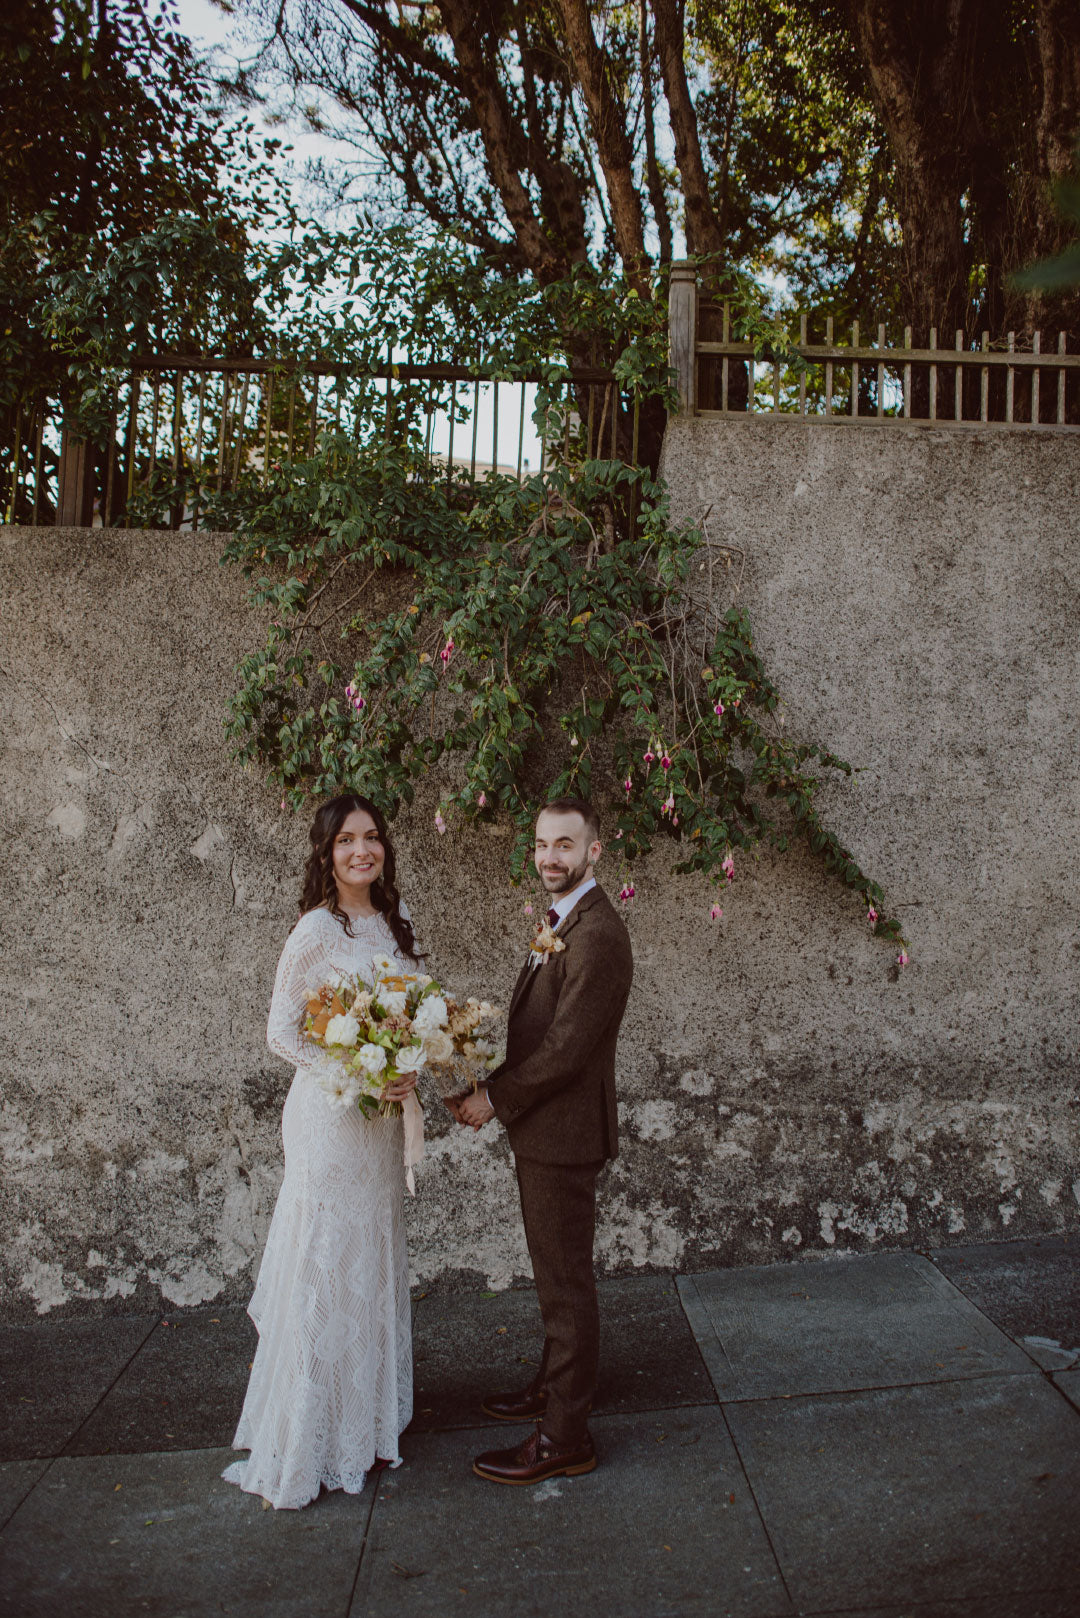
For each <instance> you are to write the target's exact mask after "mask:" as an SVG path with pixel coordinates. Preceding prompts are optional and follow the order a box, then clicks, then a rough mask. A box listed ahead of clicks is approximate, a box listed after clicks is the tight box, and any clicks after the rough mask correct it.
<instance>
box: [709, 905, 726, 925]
mask: <svg viewBox="0 0 1080 1618" xmlns="http://www.w3.org/2000/svg"><path fill="white" fill-rule="evenodd" d="M723 914H724V912H723V911H722V910H721V908H720V906H719V905H710V906H709V920H710V921H719V920H720V917H721V916H722V915H723Z"/></svg>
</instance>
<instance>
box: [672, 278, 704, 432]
mask: <svg viewBox="0 0 1080 1618" xmlns="http://www.w3.org/2000/svg"><path fill="white" fill-rule="evenodd" d="M668 361H669V364H670V365H671V368H672V370H673V371H674V372H675V376H676V387H677V389H678V393H679V412H680V414H683V413H685V414H688V415H693V413H694V411H695V410H696V409H697V270H696V269H695V267H694V265H693V264H691V263H690V261H689V260H688V259H678V260H676V262H675V263H674V264H672V266H671V282H670V286H669V291H668Z"/></svg>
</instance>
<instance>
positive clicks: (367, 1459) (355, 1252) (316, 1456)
mask: <svg viewBox="0 0 1080 1618" xmlns="http://www.w3.org/2000/svg"><path fill="white" fill-rule="evenodd" d="M402 910H403V911H404V906H402ZM353 931H354V933H355V937H353V938H350V937H349V936H348V934H347V933H346V932H345V930H344V929H343V928H342V926H341V924H340V922H338V921H337V920H335V918H334V917H333V916H332V915H331V914H330V913H329V911H327V910H313V911H309V912H308V914H307V915H306V916H303V917H301V919H300V921H299V922H298V923H297V924H296V926H295V927H294V928H293V930H292V932H291V933H290V935H289V937H288V939H287V941H286V944H285V948H284V950H283V951H282V955H281V960H280V962H279V964H278V970H277V979H276V982H275V984H274V995H273V1000H272V1003H271V1006H270V1020H269V1025H268V1027H267V1042H268V1043H269V1046H270V1049H271V1050H272V1051H273V1052H274V1053H275V1055H277V1056H281V1057H284V1059H285V1060H286V1061H287V1062H291V1063H292V1064H293V1065H294V1066H295V1067H296V1077H295V1078H294V1079H293V1083H292V1088H291V1089H290V1090H289V1094H288V1097H287V1099H286V1102H285V1110H284V1112H283V1114H282V1120H281V1125H282V1131H281V1132H282V1141H283V1144H284V1148H285V1175H284V1178H283V1180H282V1184H281V1190H280V1192H279V1194H278V1199H277V1205H276V1207H275V1209H274V1217H273V1219H272V1221H271V1224H270V1231H269V1235H268V1236H267V1241H266V1250H265V1252H264V1254H263V1259H262V1264H261V1266H260V1269H259V1279H258V1281H257V1283H256V1286H255V1292H254V1294H253V1296H252V1299H251V1303H250V1304H249V1306H248V1313H249V1314H250V1316H251V1318H252V1320H253V1321H254V1322H255V1325H256V1327H257V1328H258V1332H259V1346H258V1349H257V1351H256V1355H255V1361H254V1364H253V1366H252V1371H251V1377H250V1379H249V1382H248V1388H247V1394H246V1396H245V1399H244V1408H243V1412H242V1414H241V1416H240V1424H239V1426H238V1427H237V1429H236V1436H235V1438H234V1439H233V1448H234V1449H249V1450H250V1451H251V1454H250V1456H249V1457H248V1459H247V1460H245V1461H235V1462H234V1463H233V1464H232V1465H231V1466H230V1467H228V1468H227V1469H226V1471H225V1472H224V1473H223V1474H222V1476H223V1477H225V1478H226V1479H227V1480H228V1482H230V1483H238V1484H239V1485H240V1487H241V1488H242V1489H244V1490H246V1491H247V1493H249V1494H260V1495H262V1496H263V1497H264V1499H267V1500H269V1501H270V1502H271V1503H272V1504H273V1505H275V1506H278V1507H289V1508H293V1509H295V1508H298V1507H300V1506H304V1505H306V1504H307V1503H308V1501H309V1500H313V1499H314V1498H315V1496H316V1495H317V1494H318V1492H319V1487H320V1485H325V1486H326V1488H328V1489H344V1490H345V1491H346V1493H349V1494H358V1493H359V1492H360V1490H361V1489H362V1488H363V1487H364V1481H365V1477H366V1474H367V1472H368V1470H369V1469H370V1467H371V1465H372V1462H373V1461H374V1459H375V1457H376V1455H379V1456H382V1457H383V1458H384V1459H386V1460H389V1461H390V1462H391V1463H392V1464H394V1465H399V1464H400V1457H399V1455H398V1435H399V1434H400V1433H401V1431H402V1429H403V1428H404V1427H406V1426H407V1425H408V1423H409V1421H410V1419H411V1417H412V1322H411V1316H410V1304H409V1266H408V1255H407V1252H406V1246H405V1224H404V1207H403V1201H404V1196H403V1193H404V1178H405V1177H404V1167H403V1163H402V1124H401V1119H400V1118H376V1119H373V1120H368V1119H366V1118H364V1116H363V1115H362V1114H361V1113H360V1111H359V1109H352V1110H349V1111H345V1112H340V1111H335V1110H334V1109H333V1108H332V1107H330V1106H329V1105H328V1104H327V1101H326V1097H325V1096H324V1095H323V1094H322V1092H321V1091H320V1090H319V1089H318V1087H317V1085H316V1084H315V1082H314V1080H313V1079H312V1077H311V1073H310V1056H309V1054H308V1050H307V1049H306V1048H305V1046H304V1045H303V1044H302V1042H301V1035H300V1028H301V1021H302V1018H303V1014H304V1008H305V1005H306V1002H307V1000H308V999H309V998H310V996H311V995H312V994H313V993H314V992H315V990H317V989H318V988H319V987H320V986H321V985H322V984H323V983H325V982H326V981H327V978H328V977H329V976H330V975H331V974H332V973H333V972H335V971H342V972H360V973H362V974H363V975H365V976H367V975H368V970H369V966H370V961H371V957H372V956H373V955H379V954H387V955H394V956H396V957H398V958H399V959H400V952H399V951H398V949H397V946H396V945H395V943H394V939H393V935H392V934H391V932H390V929H389V928H388V927H387V925H386V923H385V921H383V919H382V917H381V916H375V917H372V918H371V919H370V920H360V921H358V922H354V923H353Z"/></svg>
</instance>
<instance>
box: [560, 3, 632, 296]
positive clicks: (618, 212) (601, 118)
mask: <svg viewBox="0 0 1080 1618" xmlns="http://www.w3.org/2000/svg"><path fill="white" fill-rule="evenodd" d="M559 13H560V15H561V17H562V21H563V32H564V34H565V37H566V44H567V48H568V49H569V52H570V60H571V62H572V63H573V67H574V73H575V75H576V76H577V80H578V83H579V84H580V85H581V89H582V94H583V95H584V97H585V105H586V107H587V108H588V110H589V119H590V122H591V124H592V134H593V138H594V139H595V141H596V151H597V155H598V157H599V159H600V167H601V168H602V169H603V171H604V180H605V183H606V185H607V193H608V200H609V202H610V204H611V222H612V226H613V228H614V231H615V247H616V250H617V252H618V254H619V257H620V258H621V259H622V261H623V266H624V268H625V271H626V274H627V277H628V278H629V280H630V281H631V283H633V282H635V281H636V282H638V283H639V284H641V283H643V282H644V277H645V268H646V266H647V264H648V262H649V259H648V255H647V254H646V252H645V224H644V219H643V216H642V211H641V197H640V195H639V193H638V188H637V184H636V182H635V179H634V158H633V152H632V150H631V147H630V137H629V135H628V134H627V119H626V112H625V109H624V108H623V107H622V106H621V104H620V102H619V99H618V96H617V95H616V92H615V89H614V86H613V84H612V82H611V75H610V73H609V71H608V63H607V56H606V53H605V52H604V51H602V50H601V49H600V47H599V45H598V44H597V43H596V36H595V34H594V33H593V28H592V20H591V18H590V16H589V8H588V5H587V3H586V0H559Z"/></svg>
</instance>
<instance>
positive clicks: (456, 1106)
mask: <svg viewBox="0 0 1080 1618" xmlns="http://www.w3.org/2000/svg"><path fill="white" fill-rule="evenodd" d="M468 1095H469V1091H468V1090H462V1091H461V1092H460V1094H458V1095H453V1096H443V1098H442V1099H443V1106H444V1107H447V1108H449V1110H450V1112H451V1114H452V1115H453V1119H454V1122H455V1123H456V1124H463V1123H464V1122H465V1120H464V1118H463V1117H462V1116H461V1103H462V1102H463V1101H464V1100H465V1099H466V1097H467V1096H468Z"/></svg>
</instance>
